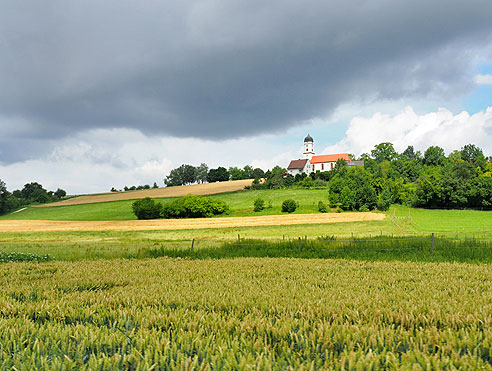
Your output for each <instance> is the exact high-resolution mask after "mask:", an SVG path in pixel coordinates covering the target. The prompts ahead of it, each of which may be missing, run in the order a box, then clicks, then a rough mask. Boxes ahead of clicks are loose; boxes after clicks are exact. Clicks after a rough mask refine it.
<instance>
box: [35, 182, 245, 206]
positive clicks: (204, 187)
mask: <svg viewBox="0 0 492 371" xmlns="http://www.w3.org/2000/svg"><path fill="white" fill-rule="evenodd" d="M252 183H253V180H252V179H246V180H232V181H230V182H217V183H206V184H193V185H187V186H177V187H165V188H156V189H146V190H143V191H130V192H116V193H104V194H99V195H88V196H80V197H74V198H69V199H68V200H64V201H60V202H54V203H50V204H43V205H37V206H35V207H47V206H69V205H81V204H94V203H97V202H109V201H122V200H136V199H139V198H145V197H152V198H164V197H182V196H186V195H187V194H190V193H191V194H193V195H197V196H204V195H213V194H216V193H225V192H234V191H240V190H242V189H244V187H246V186H249V185H251V184H252Z"/></svg>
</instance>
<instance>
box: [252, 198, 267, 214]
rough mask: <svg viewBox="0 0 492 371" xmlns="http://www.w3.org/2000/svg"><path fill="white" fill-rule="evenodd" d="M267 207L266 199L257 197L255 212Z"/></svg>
mask: <svg viewBox="0 0 492 371" xmlns="http://www.w3.org/2000/svg"><path fill="white" fill-rule="evenodd" d="M264 208H265V200H263V199H262V198H257V199H256V200H255V202H254V210H255V212H259V211H262V210H263V209H264Z"/></svg>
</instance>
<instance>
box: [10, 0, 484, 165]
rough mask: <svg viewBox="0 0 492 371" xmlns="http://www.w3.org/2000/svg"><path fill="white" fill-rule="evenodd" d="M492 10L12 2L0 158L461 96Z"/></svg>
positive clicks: (247, 131)
mask: <svg viewBox="0 0 492 371" xmlns="http://www.w3.org/2000/svg"><path fill="white" fill-rule="evenodd" d="M490 14H492V2H490V1H484V0H470V1H466V2H465V1H461V0H455V1H450V0H439V1H433V2H428V1H424V0H416V1H413V2H407V1H389V0H386V1H383V0H381V1H360V0H359V1H357V0H353V1H342V0H340V1H330V2H327V1H321V0H306V1H302V2H299V1H297V0H287V1H286V0H282V1H276V0H275V1H274V0H272V1H267V2H265V1H260V0H251V1H247V2H244V1H237V0H236V1H235V0H228V1H212V0H209V1H200V2H191V1H181V2H175V1H156V0H151V1H146V2H137V1H120V0H107V1H104V2H100V1H95V0H88V1H84V2H80V1H73V0H58V1H51V2H49V3H44V2H43V3H40V2H37V1H34V0H32V1H29V0H19V1H15V2H4V3H3V4H2V5H1V6H0V86H2V89H0V134H1V135H0V156H1V159H0V161H3V162H12V161H16V160H19V159H21V158H28V157H29V156H31V157H32V156H33V155H35V154H36V153H39V152H40V151H42V149H41V148H43V147H44V145H40V144H39V143H40V142H39V141H40V140H42V139H43V138H44V139H45V140H50V139H53V138H57V137H63V136H67V135H71V134H73V133H76V132H79V131H83V130H87V129H94V128H114V127H121V128H138V129H139V130H141V131H142V132H143V133H146V134H163V135H171V136H178V137H200V138H208V139H217V138H233V137H238V136H249V135H256V134H260V133H266V132H275V131H280V130H283V129H285V128H287V127H290V126H292V125H296V124H298V123H299V122H303V121H305V120H309V119H313V118H316V117H326V116H327V115H329V114H330V113H331V112H332V111H333V110H334V109H335V108H336V107H337V106H338V105H340V104H342V103H345V102H349V101H354V100H356V101H357V100H360V101H367V100H377V99H401V98H405V97H410V98H411V97H427V96H436V97H441V98H442V99H445V98H446V97H449V96H454V95H456V94H462V93H463V92H464V91H469V90H470V89H472V87H473V84H474V82H473V77H472V76H471V75H470V66H471V64H472V63H473V62H474V60H475V58H477V56H479V55H481V53H489V54H490V50H491V45H492V42H491V36H492V23H491V22H490ZM12 118H15V120H14V119H12ZM19 120H20V121H21V122H22V123H23V124H22V125H21V126H18V127H17V126H16V129H15V130H16V134H15V135H14V134H12V132H13V131H14V129H13V128H12V126H15V125H17V124H16V123H17V122H19ZM4 133H6V134H4ZM22 138H29V140H30V141H31V142H32V143H27V142H24V146H22ZM26 143H27V144H26ZM48 145H49V144H48ZM26 146H27V147H28V149H26V148H24V150H20V147H26Z"/></svg>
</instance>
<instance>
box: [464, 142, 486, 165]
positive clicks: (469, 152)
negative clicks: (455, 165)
mask: <svg viewBox="0 0 492 371" xmlns="http://www.w3.org/2000/svg"><path fill="white" fill-rule="evenodd" d="M460 152H461V158H462V159H463V161H467V162H476V160H477V159H478V158H479V157H484V156H483V152H482V149H481V148H479V147H477V146H476V145H474V144H467V145H465V146H463V148H461V151H460Z"/></svg>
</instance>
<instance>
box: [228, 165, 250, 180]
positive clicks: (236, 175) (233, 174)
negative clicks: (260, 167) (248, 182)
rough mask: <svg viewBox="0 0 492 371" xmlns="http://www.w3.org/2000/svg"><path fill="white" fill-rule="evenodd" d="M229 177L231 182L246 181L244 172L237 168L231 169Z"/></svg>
mask: <svg viewBox="0 0 492 371" xmlns="http://www.w3.org/2000/svg"><path fill="white" fill-rule="evenodd" d="M229 176H230V178H231V180H240V179H246V177H245V176H244V172H243V170H242V169H240V168H238V167H236V166H234V167H230V168H229Z"/></svg>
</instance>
